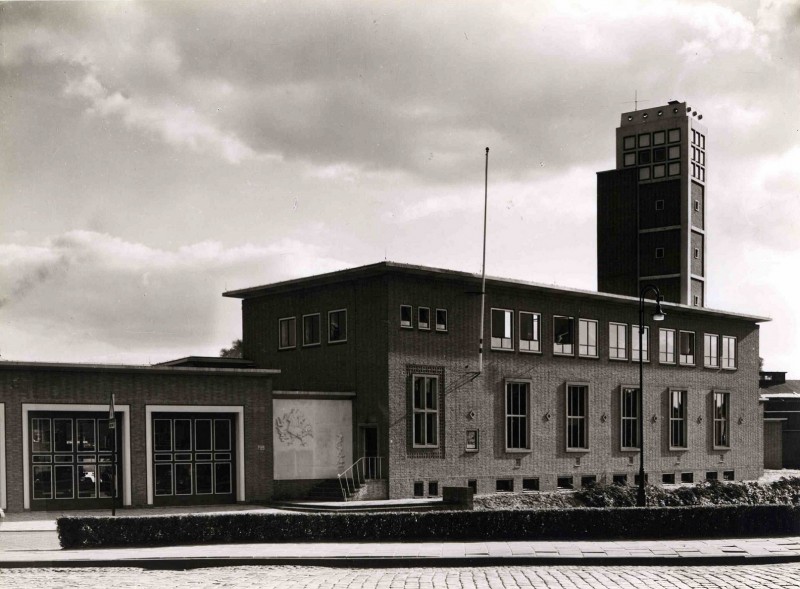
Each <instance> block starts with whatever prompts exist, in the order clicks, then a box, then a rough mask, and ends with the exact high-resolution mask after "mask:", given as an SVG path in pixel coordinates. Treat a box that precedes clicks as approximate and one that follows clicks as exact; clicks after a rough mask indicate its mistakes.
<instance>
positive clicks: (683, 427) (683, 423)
mask: <svg viewBox="0 0 800 589" xmlns="http://www.w3.org/2000/svg"><path fill="white" fill-rule="evenodd" d="M676 393H679V394H680V395H681V397H682V404H681V407H682V408H683V415H681V416H679V417H673V415H672V408H673V407H672V405H673V395H674V394H676ZM668 412H669V413H668V423H669V449H670V450H688V449H689V391H688V389H677V388H675V389H672V388H671V389H669V408H668ZM676 423H677V424H678V427H680V433H681V436H682V437H683V446H680V445H677V444H675V443H674V442H675V441H676V440H675V439H674V436H673V433H674V431H675V428H674V426H673V424H676Z"/></svg>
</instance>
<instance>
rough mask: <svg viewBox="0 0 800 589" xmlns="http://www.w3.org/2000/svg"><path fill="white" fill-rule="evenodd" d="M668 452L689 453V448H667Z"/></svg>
mask: <svg viewBox="0 0 800 589" xmlns="http://www.w3.org/2000/svg"><path fill="white" fill-rule="evenodd" d="M669 451H670V452H688V451H689V447H688V446H670V447H669Z"/></svg>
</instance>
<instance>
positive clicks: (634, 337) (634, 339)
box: [631, 325, 650, 364]
mask: <svg viewBox="0 0 800 589" xmlns="http://www.w3.org/2000/svg"><path fill="white" fill-rule="evenodd" d="M642 347H643V348H644V354H643V356H644V357H643V358H642V362H644V363H645V364H647V363H648V362H650V326H649V325H645V326H644V333H643V334H642ZM631 361H633V362H639V326H638V325H631Z"/></svg>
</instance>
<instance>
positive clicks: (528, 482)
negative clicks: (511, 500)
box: [522, 478, 539, 491]
mask: <svg viewBox="0 0 800 589" xmlns="http://www.w3.org/2000/svg"><path fill="white" fill-rule="evenodd" d="M522 490H523V491H538V490H539V479H537V478H531V479H522Z"/></svg>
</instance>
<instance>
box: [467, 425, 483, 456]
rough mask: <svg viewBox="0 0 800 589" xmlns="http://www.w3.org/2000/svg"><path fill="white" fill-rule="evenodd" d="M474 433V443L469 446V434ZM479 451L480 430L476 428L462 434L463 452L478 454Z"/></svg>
mask: <svg viewBox="0 0 800 589" xmlns="http://www.w3.org/2000/svg"><path fill="white" fill-rule="evenodd" d="M471 433H474V438H475V443H474V445H472V446H471V445H470V434H471ZM480 449H481V430H479V429H477V428H473V429H468V430H466V433H465V434H464V452H470V453H474V452H480Z"/></svg>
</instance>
